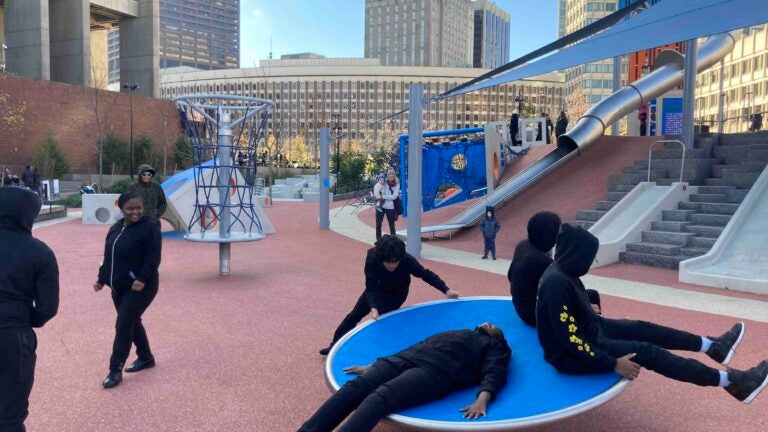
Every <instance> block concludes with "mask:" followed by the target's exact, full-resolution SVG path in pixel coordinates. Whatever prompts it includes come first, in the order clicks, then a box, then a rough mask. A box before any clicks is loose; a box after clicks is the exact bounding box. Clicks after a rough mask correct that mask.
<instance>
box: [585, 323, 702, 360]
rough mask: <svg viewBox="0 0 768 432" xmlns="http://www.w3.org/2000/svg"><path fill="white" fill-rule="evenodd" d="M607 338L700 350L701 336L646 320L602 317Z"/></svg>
mask: <svg viewBox="0 0 768 432" xmlns="http://www.w3.org/2000/svg"><path fill="white" fill-rule="evenodd" d="M600 328H601V329H602V331H603V335H604V336H605V337H606V338H607V339H617V340H625V341H636V342H648V343H651V344H653V345H656V346H658V347H661V348H664V349H668V350H683V351H694V352H696V351H699V350H700V349H701V336H697V335H695V334H692V333H688V332H686V331H683V330H677V329H674V328H671V327H665V326H662V325H658V324H654V323H651V322H646V321H634V320H625V319H624V320H616V319H608V318H602V319H600Z"/></svg>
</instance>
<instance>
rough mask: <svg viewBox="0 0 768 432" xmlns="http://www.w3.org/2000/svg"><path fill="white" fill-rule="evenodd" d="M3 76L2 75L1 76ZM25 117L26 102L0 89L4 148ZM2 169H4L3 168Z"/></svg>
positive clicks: (0, 123)
mask: <svg viewBox="0 0 768 432" xmlns="http://www.w3.org/2000/svg"><path fill="white" fill-rule="evenodd" d="M0 79H5V76H4V75H2V78H0ZM26 118H27V102H26V101H21V102H15V101H14V100H13V98H11V96H10V95H9V94H8V93H6V92H5V91H3V90H0V130H2V131H3V133H4V134H5V136H6V140H7V141H6V145H5V148H7V149H11V148H12V147H13V146H12V144H13V140H14V139H15V138H16V136H17V135H18V133H19V132H21V130H22V129H23V128H24V123H25V122H26ZM3 171H5V170H4V169H3ZM4 183H5V176H3V177H2V178H1V179H0V184H4Z"/></svg>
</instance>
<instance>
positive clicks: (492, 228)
mask: <svg viewBox="0 0 768 432" xmlns="http://www.w3.org/2000/svg"><path fill="white" fill-rule="evenodd" d="M500 229H501V224H500V223H499V221H498V220H496V215H495V210H494V208H493V206H486V207H485V218H483V221H482V222H480V231H482V232H483V241H484V242H485V250H484V251H483V259H488V252H490V253H491V256H492V257H493V259H496V233H497V232H499V230H500Z"/></svg>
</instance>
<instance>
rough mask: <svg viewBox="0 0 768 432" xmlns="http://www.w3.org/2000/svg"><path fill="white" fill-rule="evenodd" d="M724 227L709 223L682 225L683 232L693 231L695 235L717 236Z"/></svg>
mask: <svg viewBox="0 0 768 432" xmlns="http://www.w3.org/2000/svg"><path fill="white" fill-rule="evenodd" d="M723 228H724V227H717V226H711V225H687V226H685V227H683V232H686V233H694V234H695V236H696V237H709V238H715V239H716V238H718V237H720V233H722V232H723Z"/></svg>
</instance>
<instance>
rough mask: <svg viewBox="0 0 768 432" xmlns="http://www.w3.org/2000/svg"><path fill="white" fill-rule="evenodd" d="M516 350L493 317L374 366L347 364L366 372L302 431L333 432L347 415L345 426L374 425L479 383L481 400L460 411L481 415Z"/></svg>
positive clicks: (354, 431) (348, 430)
mask: <svg viewBox="0 0 768 432" xmlns="http://www.w3.org/2000/svg"><path fill="white" fill-rule="evenodd" d="M511 356H512V351H511V350H510V349H509V345H508V344H507V341H506V339H505V338H504V333H503V332H502V331H501V329H499V328H498V327H496V326H494V325H493V324H491V323H484V324H481V325H479V326H477V327H475V329H474V330H469V329H466V330H450V331H446V332H442V333H438V334H436V335H434V336H430V337H429V338H427V339H425V340H424V341H422V342H419V343H417V344H416V345H413V346H412V347H410V348H407V349H405V350H402V351H400V352H398V353H396V354H394V355H391V356H389V357H384V358H380V359H378V360H376V362H375V363H373V364H372V365H370V366H350V367H347V368H345V369H344V372H346V373H348V374H357V375H360V376H359V377H357V378H355V379H353V380H352V381H349V382H347V383H346V384H344V385H343V386H342V387H341V388H340V389H339V391H337V392H336V393H334V395H333V396H331V397H330V398H329V399H328V400H327V401H326V402H325V403H324V404H323V405H322V406H321V407H320V408H319V409H318V410H317V412H315V414H314V415H313V416H312V417H311V418H310V419H309V420H307V422H306V423H304V424H303V425H302V426H301V427H300V428H299V432H331V431H332V430H333V429H334V428H335V427H336V426H338V425H339V424H340V423H341V422H342V421H343V420H344V419H345V418H347V416H349V420H347V422H346V423H345V424H344V425H343V426H342V427H341V428H340V429H338V431H339V432H366V431H370V430H371V429H373V428H374V426H376V424H377V423H379V421H380V420H381V419H383V418H384V417H386V416H387V415H389V414H391V413H393V412H397V411H400V410H403V409H406V408H410V407H414V406H418V405H422V404H425V403H428V402H431V401H434V400H438V399H442V398H444V397H445V396H447V395H448V394H450V393H451V392H452V391H454V390H456V389H461V388H466V387H470V386H473V385H479V388H478V389H477V393H476V394H477V397H476V399H475V401H474V402H472V403H471V404H469V405H467V406H465V407H463V408H460V409H459V411H461V412H463V413H464V418H466V419H468V420H471V419H477V418H480V417H481V416H485V415H486V410H487V404H488V402H490V401H491V400H493V398H494V396H496V395H497V394H498V393H499V391H500V390H501V389H502V388H503V387H504V385H505V384H506V382H507V373H508V368H509V360H510V358H511ZM353 411H354V413H353ZM350 413H352V415H351V416H350Z"/></svg>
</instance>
